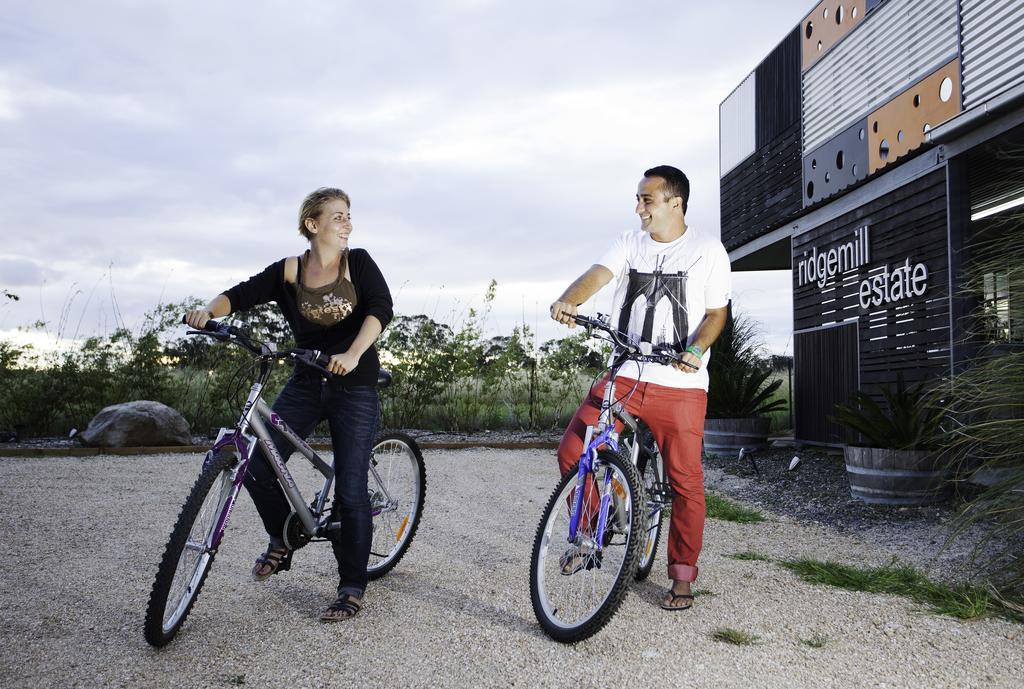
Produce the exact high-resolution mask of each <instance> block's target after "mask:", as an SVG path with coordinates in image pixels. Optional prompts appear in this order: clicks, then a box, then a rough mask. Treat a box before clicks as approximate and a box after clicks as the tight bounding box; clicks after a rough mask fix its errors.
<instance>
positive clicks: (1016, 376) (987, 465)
mask: <svg viewBox="0 0 1024 689" xmlns="http://www.w3.org/2000/svg"><path fill="white" fill-rule="evenodd" d="M1004 154H1005V155H1011V156H1015V157H1016V158H1017V159H1018V160H1020V161H1022V163H1024V149H1022V148H1020V147H1017V148H1016V149H1014V150H1010V151H1006V152H1004ZM966 254H967V255H968V256H970V260H969V262H968V264H967V271H966V278H967V279H966V280H965V282H964V288H963V291H962V293H961V294H960V295H958V298H960V299H962V300H967V301H968V302H973V303H974V304H975V305H976V307H975V308H974V310H973V311H972V313H971V314H970V316H969V318H968V319H967V321H966V326H967V327H966V330H967V337H966V338H965V341H964V342H962V343H961V344H962V346H964V347H966V348H974V350H975V351H974V352H973V356H972V357H971V359H970V364H969V366H968V367H967V368H966V370H964V371H961V372H959V374H958V375H957V376H956V377H955V378H954V379H953V380H952V381H951V384H950V385H949V386H947V387H945V388H940V389H938V390H937V391H936V397H937V398H938V400H939V404H941V405H943V408H944V411H945V413H946V418H947V421H946V428H945V432H944V433H942V434H941V435H940V436H939V437H938V438H937V441H938V442H939V443H941V444H942V445H943V446H944V448H945V456H946V457H947V458H948V460H949V462H950V465H951V466H952V467H953V469H954V470H955V471H956V473H957V475H958V477H959V478H960V479H961V480H967V479H970V478H971V477H972V476H974V475H976V474H978V473H979V472H987V473H989V474H990V475H993V476H996V477H997V480H996V482H995V484H994V485H991V486H990V487H989V488H987V489H986V490H985V491H984V492H982V493H981V494H980V495H978V496H977V497H975V498H974V499H973V500H971V501H970V502H968V503H967V504H966V505H965V506H964V508H963V510H962V511H961V512H960V515H959V518H958V519H957V520H956V522H955V523H954V525H953V529H952V532H951V537H950V538H951V540H952V539H953V538H956V537H957V536H958V535H960V534H961V533H963V532H965V531H967V530H968V529H969V528H971V527H972V526H973V525H974V524H977V523H979V522H984V523H985V524H986V525H987V527H988V528H987V530H986V532H987V535H986V537H985V538H983V539H982V540H981V541H979V542H978V544H977V546H976V548H975V550H974V557H975V559H976V560H978V561H979V565H980V566H981V568H983V569H985V570H986V571H990V572H992V573H993V577H994V579H995V581H994V583H995V586H996V588H997V590H998V591H999V595H1001V596H1003V597H1004V598H1005V599H1006V600H1007V602H1008V603H1009V604H1010V605H1016V606H1017V607H1021V606H1024V557H1022V555H1021V553H1022V552H1024V452H1021V448H1022V447H1024V298H1022V297H1024V213H1022V212H1020V211H1019V210H1017V211H1013V212H1008V213H1002V214H999V215H996V216H992V217H990V218H987V219H985V220H983V221H980V222H974V223H972V224H971V238H970V241H969V247H968V251H967V252H966ZM993 287H996V289H995V290H993ZM993 297H995V298H993Z"/></svg>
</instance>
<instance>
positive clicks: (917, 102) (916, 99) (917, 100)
mask: <svg viewBox="0 0 1024 689" xmlns="http://www.w3.org/2000/svg"><path fill="white" fill-rule="evenodd" d="M914 107H915V108H919V107H921V94H920V93H915V94H914Z"/></svg>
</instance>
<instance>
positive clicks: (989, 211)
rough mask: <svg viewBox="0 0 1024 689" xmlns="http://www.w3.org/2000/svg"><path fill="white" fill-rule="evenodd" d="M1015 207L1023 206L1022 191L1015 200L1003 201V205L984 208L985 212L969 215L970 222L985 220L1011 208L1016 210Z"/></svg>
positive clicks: (1023, 192)
mask: <svg viewBox="0 0 1024 689" xmlns="http://www.w3.org/2000/svg"><path fill="white" fill-rule="evenodd" d="M1017 206H1024V191H1022V192H1021V194H1020V195H1019V196H1017V197H1016V198H1012V199H1010V200H1009V201H1004V202H1003V203H1000V204H998V205H995V206H991V207H989V208H986V209H985V210H980V211H978V212H976V213H971V222H973V221H975V220H981V219H982V218H987V217H988V216H990V215H995V214H996V213H1002V212H1003V211H1008V210H1010V209H1011V208H1016V207H1017Z"/></svg>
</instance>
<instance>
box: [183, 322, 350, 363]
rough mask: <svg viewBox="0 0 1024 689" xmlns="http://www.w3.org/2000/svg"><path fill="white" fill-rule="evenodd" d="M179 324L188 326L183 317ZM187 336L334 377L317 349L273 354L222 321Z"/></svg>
mask: <svg viewBox="0 0 1024 689" xmlns="http://www.w3.org/2000/svg"><path fill="white" fill-rule="evenodd" d="M181 322H182V323H184V324H186V325H188V322H187V321H186V320H185V317H184V316H182V318H181ZM187 334H189V335H207V336H209V337H212V338H214V339H217V340H220V341H222V342H231V343H234V344H237V345H239V346H240V347H244V348H245V349H248V350H249V351H250V352H252V353H253V354H255V355H257V356H259V357H260V358H263V359H268V360H269V359H289V360H291V361H295V362H298V363H300V364H302V365H304V366H309V367H310V368H315V369H316V370H318V371H320V372H321V373H323V374H324V375H327V376H333V375H334V374H333V373H332V372H331V371H329V370H327V364H328V363H329V362H330V360H331V358H330V357H329V356H328V355H327V354H325V353H323V352H321V351H320V350H318V349H302V348H299V347H293V348H291V349H285V350H282V351H280V352H275V351H273V350H272V349H270V347H268V346H267V345H266V344H264V343H262V342H257V341H255V340H253V339H252V338H250V337H249V336H248V335H247V334H246V332H245V331H244V330H242V329H241V328H239V327H237V326H234V325H230V324H228V323H224V322H223V321H215V320H213V319H212V318H211V319H210V320H208V321H206V325H204V326H203V329H202V330H189V331H188V333H187Z"/></svg>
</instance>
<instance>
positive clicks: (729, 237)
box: [721, 27, 803, 251]
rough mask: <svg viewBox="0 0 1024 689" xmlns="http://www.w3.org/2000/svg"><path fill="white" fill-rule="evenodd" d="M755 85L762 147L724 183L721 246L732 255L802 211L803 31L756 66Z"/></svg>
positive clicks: (785, 41)
mask: <svg viewBox="0 0 1024 689" xmlns="http://www.w3.org/2000/svg"><path fill="white" fill-rule="evenodd" d="M754 82H755V95H754V97H755V115H754V119H755V129H756V142H757V143H756V145H757V148H756V150H755V151H754V152H753V153H752V154H751V155H750V156H749V157H748V158H747V159H746V160H744V161H743V162H742V163H740V164H739V165H738V166H736V167H735V168H734V169H733V170H731V171H730V172H729V173H727V174H726V175H725V177H723V178H722V180H721V211H722V216H721V222H722V243H723V244H725V248H726V249H728V250H729V251H731V250H733V249H735V248H737V247H739V246H742V245H743V244H745V243H746V242H749V241H751V240H752V239H756V238H757V237H760V236H761V235H763V234H765V233H767V232H769V231H771V230H774V229H775V228H776V227H778V226H779V225H781V224H783V223H784V222H786V221H788V220H789V219H791V218H792V217H793V216H794V215H796V214H797V213H798V212H800V210H801V209H802V208H803V201H802V195H801V160H800V31H799V27H798V28H797V29H794V30H793V32H792V33H790V34H789V35H788V36H787V37H786V39H785V40H784V41H783V42H782V43H780V44H779V45H778V46H777V47H776V48H775V50H773V51H772V53H771V54H770V55H769V56H768V57H767V58H765V60H764V61H763V62H762V63H761V64H760V65H759V66H758V67H757V70H755V78H754Z"/></svg>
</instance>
